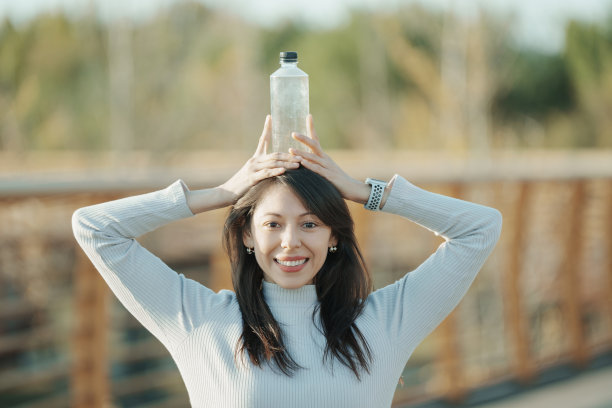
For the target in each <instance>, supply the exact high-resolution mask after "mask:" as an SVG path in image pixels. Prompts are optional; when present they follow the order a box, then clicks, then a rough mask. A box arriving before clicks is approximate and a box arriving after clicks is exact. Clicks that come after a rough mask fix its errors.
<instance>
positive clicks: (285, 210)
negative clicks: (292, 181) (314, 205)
mask: <svg viewBox="0 0 612 408" xmlns="http://www.w3.org/2000/svg"><path fill="white" fill-rule="evenodd" d="M308 212H310V211H309V210H308V209H307V208H306V207H305V206H304V204H303V203H302V201H301V200H300V198H299V197H298V196H297V195H296V194H295V193H294V192H293V191H292V190H291V189H290V188H289V187H287V186H284V185H282V184H277V185H274V186H271V187H270V188H268V189H267V190H266V191H265V192H264V193H263V194H262V197H261V199H260V201H259V203H258V204H257V207H255V212H254V213H253V216H254V217H258V216H262V215H264V214H268V213H273V214H279V215H281V216H287V217H289V216H296V215H300V214H304V213H308Z"/></svg>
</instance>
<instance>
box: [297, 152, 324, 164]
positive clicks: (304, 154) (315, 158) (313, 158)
mask: <svg viewBox="0 0 612 408" xmlns="http://www.w3.org/2000/svg"><path fill="white" fill-rule="evenodd" d="M291 151H292V152H294V154H295V155H296V156H295V157H302V158H304V159H305V160H308V161H311V162H314V163H317V164H319V165H321V166H324V163H323V162H322V161H321V159H323V157H322V156H319V155H316V154H314V153H310V152H305V151H303V150H296V149H294V148H291Z"/></svg>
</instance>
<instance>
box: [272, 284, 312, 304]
mask: <svg viewBox="0 0 612 408" xmlns="http://www.w3.org/2000/svg"><path fill="white" fill-rule="evenodd" d="M262 283H263V287H262V290H263V295H264V299H265V300H266V303H268V306H270V307H273V306H276V307H282V306H289V305H291V306H303V307H310V306H312V305H313V304H315V303H316V302H317V301H318V298H317V289H316V287H315V285H304V286H302V287H301V288H298V289H284V288H282V287H280V286H278V285H277V284H275V283H271V282H266V281H263V282H262Z"/></svg>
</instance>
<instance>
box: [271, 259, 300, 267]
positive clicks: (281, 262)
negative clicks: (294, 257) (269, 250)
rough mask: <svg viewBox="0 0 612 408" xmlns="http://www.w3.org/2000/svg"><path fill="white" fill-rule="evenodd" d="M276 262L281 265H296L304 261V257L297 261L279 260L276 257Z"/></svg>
mask: <svg viewBox="0 0 612 408" xmlns="http://www.w3.org/2000/svg"><path fill="white" fill-rule="evenodd" d="M276 262H278V263H279V264H281V265H283V266H298V265H302V264H303V263H304V262H306V258H304V259H300V260H299V261H281V260H280V259H277V260H276Z"/></svg>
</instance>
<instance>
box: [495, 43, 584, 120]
mask: <svg viewBox="0 0 612 408" xmlns="http://www.w3.org/2000/svg"><path fill="white" fill-rule="evenodd" d="M515 58H516V59H515V62H514V64H512V66H511V68H510V74H509V77H508V79H507V81H506V83H505V84H504V86H500V88H499V89H498V91H497V95H496V98H495V101H494V112H495V113H496V114H498V115H500V116H501V117H502V118H503V119H506V120H508V119H512V118H516V117H517V116H523V115H524V116H532V117H536V118H543V117H545V116H546V115H548V114H550V113H552V112H554V111H569V110H571V109H574V108H575V104H576V102H575V99H574V94H573V89H572V85H571V82H570V77H569V74H568V72H567V67H566V62H565V60H564V59H563V57H562V56H559V55H546V54H540V53H537V52H534V51H519V52H518V53H517V54H516V57H515Z"/></svg>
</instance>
